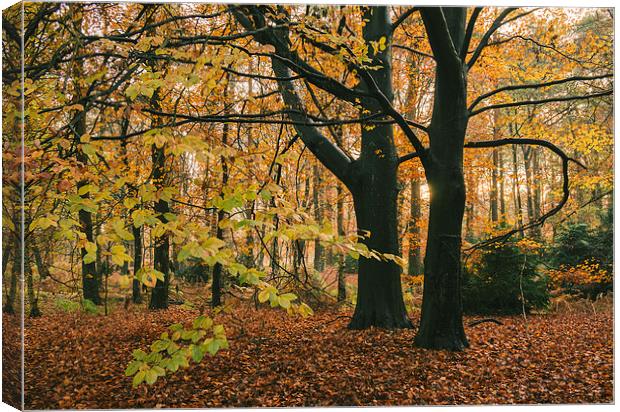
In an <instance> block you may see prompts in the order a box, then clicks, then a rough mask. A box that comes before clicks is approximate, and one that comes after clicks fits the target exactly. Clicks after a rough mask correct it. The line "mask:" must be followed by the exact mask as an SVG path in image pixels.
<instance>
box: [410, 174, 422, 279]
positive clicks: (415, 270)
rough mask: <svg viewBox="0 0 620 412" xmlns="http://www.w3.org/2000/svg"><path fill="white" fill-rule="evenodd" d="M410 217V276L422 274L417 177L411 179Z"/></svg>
mask: <svg viewBox="0 0 620 412" xmlns="http://www.w3.org/2000/svg"><path fill="white" fill-rule="evenodd" d="M410 199H411V200H410V207H411V217H410V218H409V263H408V271H407V273H409V275H410V276H415V275H419V274H421V273H422V270H423V267H422V253H421V252H422V248H421V247H420V219H421V218H422V211H421V210H420V178H419V177H418V176H416V177H414V178H413V179H411V198H410Z"/></svg>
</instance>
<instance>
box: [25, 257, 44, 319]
mask: <svg viewBox="0 0 620 412" xmlns="http://www.w3.org/2000/svg"><path fill="white" fill-rule="evenodd" d="M24 272H26V273H24V275H25V276H26V288H27V290H26V293H27V295H28V305H29V306H30V313H29V316H30V317H31V318H36V317H39V316H41V311H40V310H39V305H38V299H37V296H36V295H35V293H34V278H33V277H34V276H33V273H32V262H31V259H30V256H29V254H28V253H27V252H26V254H25V262H24Z"/></svg>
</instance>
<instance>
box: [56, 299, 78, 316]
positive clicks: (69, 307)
mask: <svg viewBox="0 0 620 412" xmlns="http://www.w3.org/2000/svg"><path fill="white" fill-rule="evenodd" d="M54 306H56V307H57V308H58V309H60V310H62V311H63V312H67V313H73V312H77V311H78V310H80V304H79V303H78V302H74V301H72V300H69V299H66V298H56V299H55V300H54Z"/></svg>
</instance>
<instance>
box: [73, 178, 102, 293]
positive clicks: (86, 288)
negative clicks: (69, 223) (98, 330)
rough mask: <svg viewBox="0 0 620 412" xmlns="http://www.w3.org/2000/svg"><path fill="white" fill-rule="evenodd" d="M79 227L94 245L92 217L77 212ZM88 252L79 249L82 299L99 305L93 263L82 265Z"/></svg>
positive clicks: (81, 211)
mask: <svg viewBox="0 0 620 412" xmlns="http://www.w3.org/2000/svg"><path fill="white" fill-rule="evenodd" d="M87 184H88V182H87V181H82V182H80V183H79V184H78V190H79V188H80V187H83V186H85V185H87ZM82 198H88V194H85V195H83V196H82ZM78 216H79V220H80V225H81V227H82V232H83V233H84V234H85V235H86V240H88V241H89V242H91V243H94V236H93V215H92V213H90V212H87V211H86V210H80V211H79V212H78ZM87 253H88V252H87V251H86V249H85V248H82V249H81V256H82V293H83V295H84V299H88V300H90V301H92V302H93V303H94V304H95V305H101V297H100V296H99V282H98V281H97V267H96V265H95V262H94V261H93V262H90V263H84V256H86V254H87Z"/></svg>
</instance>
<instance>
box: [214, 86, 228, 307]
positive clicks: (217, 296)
mask: <svg viewBox="0 0 620 412" xmlns="http://www.w3.org/2000/svg"><path fill="white" fill-rule="evenodd" d="M224 94H226V92H224ZM222 144H223V145H224V146H226V145H227V144H228V124H227V123H225V124H224V126H223V130H222ZM221 162H222V191H221V192H220V196H223V195H224V187H225V186H226V184H227V183H228V164H227V163H226V158H225V157H224V156H222V157H221ZM225 218H226V212H224V211H223V210H218V212H217V229H216V235H215V236H216V237H217V238H218V239H220V240H223V239H224V231H223V230H222V228H221V227H220V222H221V221H222V220H224V219H225ZM222 277H223V271H222V264H221V263H219V262H218V263H216V264H215V266H213V280H212V282H211V307H213V308H216V307H218V306H220V305H221V304H222V285H223V279H222Z"/></svg>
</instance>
